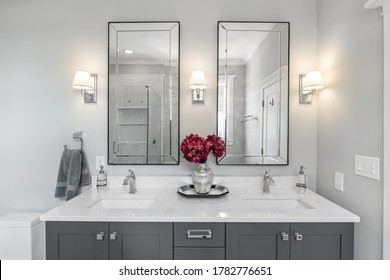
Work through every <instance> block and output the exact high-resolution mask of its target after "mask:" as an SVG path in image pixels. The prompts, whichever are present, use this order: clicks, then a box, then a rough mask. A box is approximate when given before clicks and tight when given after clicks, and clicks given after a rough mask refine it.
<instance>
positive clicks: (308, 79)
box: [299, 71, 325, 104]
mask: <svg viewBox="0 0 390 280" xmlns="http://www.w3.org/2000/svg"><path fill="white" fill-rule="evenodd" d="M324 87H325V83H324V79H323V78H322V75H321V72H320V71H311V72H308V73H307V74H300V75H299V103H302V104H303V103H311V101H312V98H313V94H314V93H315V92H316V90H318V89H322V88H324Z"/></svg>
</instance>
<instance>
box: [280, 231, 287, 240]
mask: <svg viewBox="0 0 390 280" xmlns="http://www.w3.org/2000/svg"><path fill="white" fill-rule="evenodd" d="M281 236H282V240H283V241H288V234H287V233H285V232H282V233H281Z"/></svg>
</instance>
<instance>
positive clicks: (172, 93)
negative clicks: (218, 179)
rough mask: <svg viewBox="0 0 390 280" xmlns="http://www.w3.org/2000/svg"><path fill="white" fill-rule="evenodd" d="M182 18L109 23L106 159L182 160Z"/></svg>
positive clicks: (120, 161) (140, 161)
mask: <svg viewBox="0 0 390 280" xmlns="http://www.w3.org/2000/svg"><path fill="white" fill-rule="evenodd" d="M179 39H180V23H179V22H176V21H175V22H110V23H108V163H109V164H122V165H123V164H171V165H172V164H179V103H180V102H179V88H180V87H179V80H180V78H179V73H180V70H179V67H180V62H179V58H180V56H179Z"/></svg>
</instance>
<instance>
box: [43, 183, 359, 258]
mask: <svg viewBox="0 0 390 280" xmlns="http://www.w3.org/2000/svg"><path fill="white" fill-rule="evenodd" d="M121 180H123V178H120V177H118V178H116V177H109V184H110V186H111V188H109V189H108V190H107V191H106V192H105V193H103V194H101V193H97V192H96V190H91V191H88V192H86V193H83V194H81V195H79V196H77V197H76V198H74V199H72V200H70V201H68V202H67V203H64V204H62V205H60V206H58V207H57V208H54V209H52V210H51V211H49V212H47V213H46V214H44V215H43V216H41V219H42V220H44V221H46V233H47V236H46V239H47V240H46V242H47V246H46V247H47V258H48V259H353V244H354V223H356V222H359V217H358V216H356V215H354V214H353V213H351V212H349V211H347V210H345V209H343V208H341V207H340V206H338V205H336V204H334V203H332V202H330V201H328V200H326V199H325V198H323V197H321V196H320V195H318V194H316V193H315V192H312V191H310V190H307V192H306V193H304V194H299V193H297V191H296V187H295V184H294V183H295V182H296V177H274V180H275V185H274V186H271V188H270V189H271V193H269V194H263V193H262V190H261V187H260V186H261V178H260V177H246V178H244V177H216V178H215V179H214V180H215V182H216V183H218V184H220V185H224V186H226V187H227V188H228V189H229V193H228V194H226V195H223V196H221V197H218V198H188V197H185V196H182V195H179V194H178V193H177V187H176V186H180V185H186V184H189V183H190V178H189V177H152V176H151V177H138V178H137V184H138V187H137V189H138V192H137V193H136V194H129V193H128V191H127V190H126V189H125V188H124V187H123V186H122V182H121Z"/></svg>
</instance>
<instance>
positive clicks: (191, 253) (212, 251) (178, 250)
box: [173, 247, 225, 260]
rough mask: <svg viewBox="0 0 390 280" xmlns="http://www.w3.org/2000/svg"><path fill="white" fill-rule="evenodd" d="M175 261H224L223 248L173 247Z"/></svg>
mask: <svg viewBox="0 0 390 280" xmlns="http://www.w3.org/2000/svg"><path fill="white" fill-rule="evenodd" d="M173 255H174V259H175V260H224V259H225V248H212V247H206V248H195V247H175V249H174V253H173Z"/></svg>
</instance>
